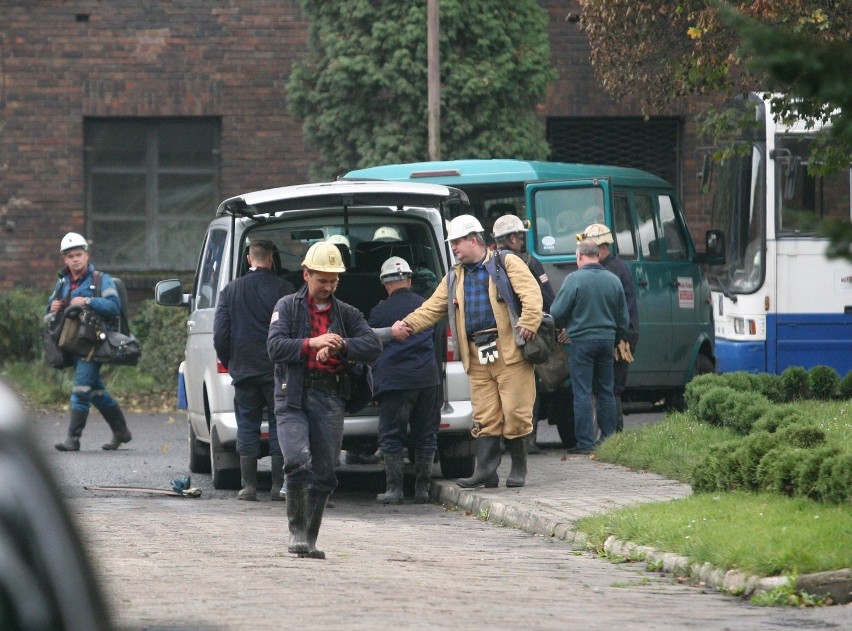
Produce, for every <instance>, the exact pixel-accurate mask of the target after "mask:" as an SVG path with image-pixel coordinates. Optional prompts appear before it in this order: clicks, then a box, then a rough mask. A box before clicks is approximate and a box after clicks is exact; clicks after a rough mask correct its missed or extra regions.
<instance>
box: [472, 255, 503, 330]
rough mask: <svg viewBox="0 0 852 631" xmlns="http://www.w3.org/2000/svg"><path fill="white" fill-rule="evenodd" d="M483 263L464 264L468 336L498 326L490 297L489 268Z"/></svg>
mask: <svg viewBox="0 0 852 631" xmlns="http://www.w3.org/2000/svg"><path fill="white" fill-rule="evenodd" d="M483 263H484V261H480V262H479V263H476V264H475V265H465V266H464V270H465V273H464V320H465V329H466V333H467V336H468V337H472V336H473V334H474V333H477V332H479V331H484V330H485V329H495V328H497V320H495V319H494V311H493V310H492V309H491V301H490V300H489V298H488V278H489V277H488V270H486V269H485V265H484V264H483Z"/></svg>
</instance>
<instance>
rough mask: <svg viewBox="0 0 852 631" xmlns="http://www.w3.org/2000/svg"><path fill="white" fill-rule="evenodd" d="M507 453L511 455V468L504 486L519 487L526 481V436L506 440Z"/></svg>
mask: <svg viewBox="0 0 852 631" xmlns="http://www.w3.org/2000/svg"><path fill="white" fill-rule="evenodd" d="M506 444H508V445H509V453H510V454H511V456H512V469H511V470H510V471H509V477H508V478H506V486H510V487H519V486H523V485H524V484H525V483H526V481H527V437H526V436H522V437H521V438H513V439H512V440H507V441H506Z"/></svg>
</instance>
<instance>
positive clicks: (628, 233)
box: [613, 194, 636, 260]
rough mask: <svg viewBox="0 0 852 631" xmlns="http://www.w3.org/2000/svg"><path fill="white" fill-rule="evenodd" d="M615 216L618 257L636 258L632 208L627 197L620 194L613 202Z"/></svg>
mask: <svg viewBox="0 0 852 631" xmlns="http://www.w3.org/2000/svg"><path fill="white" fill-rule="evenodd" d="M613 203H614V208H615V216H614V217H613V221H614V224H615V243H616V246H617V247H618V252H617V254H618V256H619V258H622V259H628V260H630V259H635V258H636V242H635V241H634V239H633V221H632V218H631V217H630V208H629V206H628V205H627V195H623V194H618V195H616V196H615V197H614V200H613Z"/></svg>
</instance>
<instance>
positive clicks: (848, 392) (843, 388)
mask: <svg viewBox="0 0 852 631" xmlns="http://www.w3.org/2000/svg"><path fill="white" fill-rule="evenodd" d="M837 390H838V396H839V397H840V398H841V399H852V370H850V371H849V372H847V373H846V376H845V377H843V379H841V380H840V383H839V384H838V387H837Z"/></svg>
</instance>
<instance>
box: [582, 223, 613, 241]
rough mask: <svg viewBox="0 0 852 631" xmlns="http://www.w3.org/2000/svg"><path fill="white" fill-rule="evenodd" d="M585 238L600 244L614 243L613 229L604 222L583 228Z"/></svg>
mask: <svg viewBox="0 0 852 631" xmlns="http://www.w3.org/2000/svg"><path fill="white" fill-rule="evenodd" d="M583 238H584V239H588V240H589V241H592V242H594V243H597V244H598V245H600V244H601V243H612V242H613V239H612V230H610V229H609V228H608V227H607V226H605V225H603V224H602V223H593V224H592V225H590V226H587V227H586V229H585V230H583Z"/></svg>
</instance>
